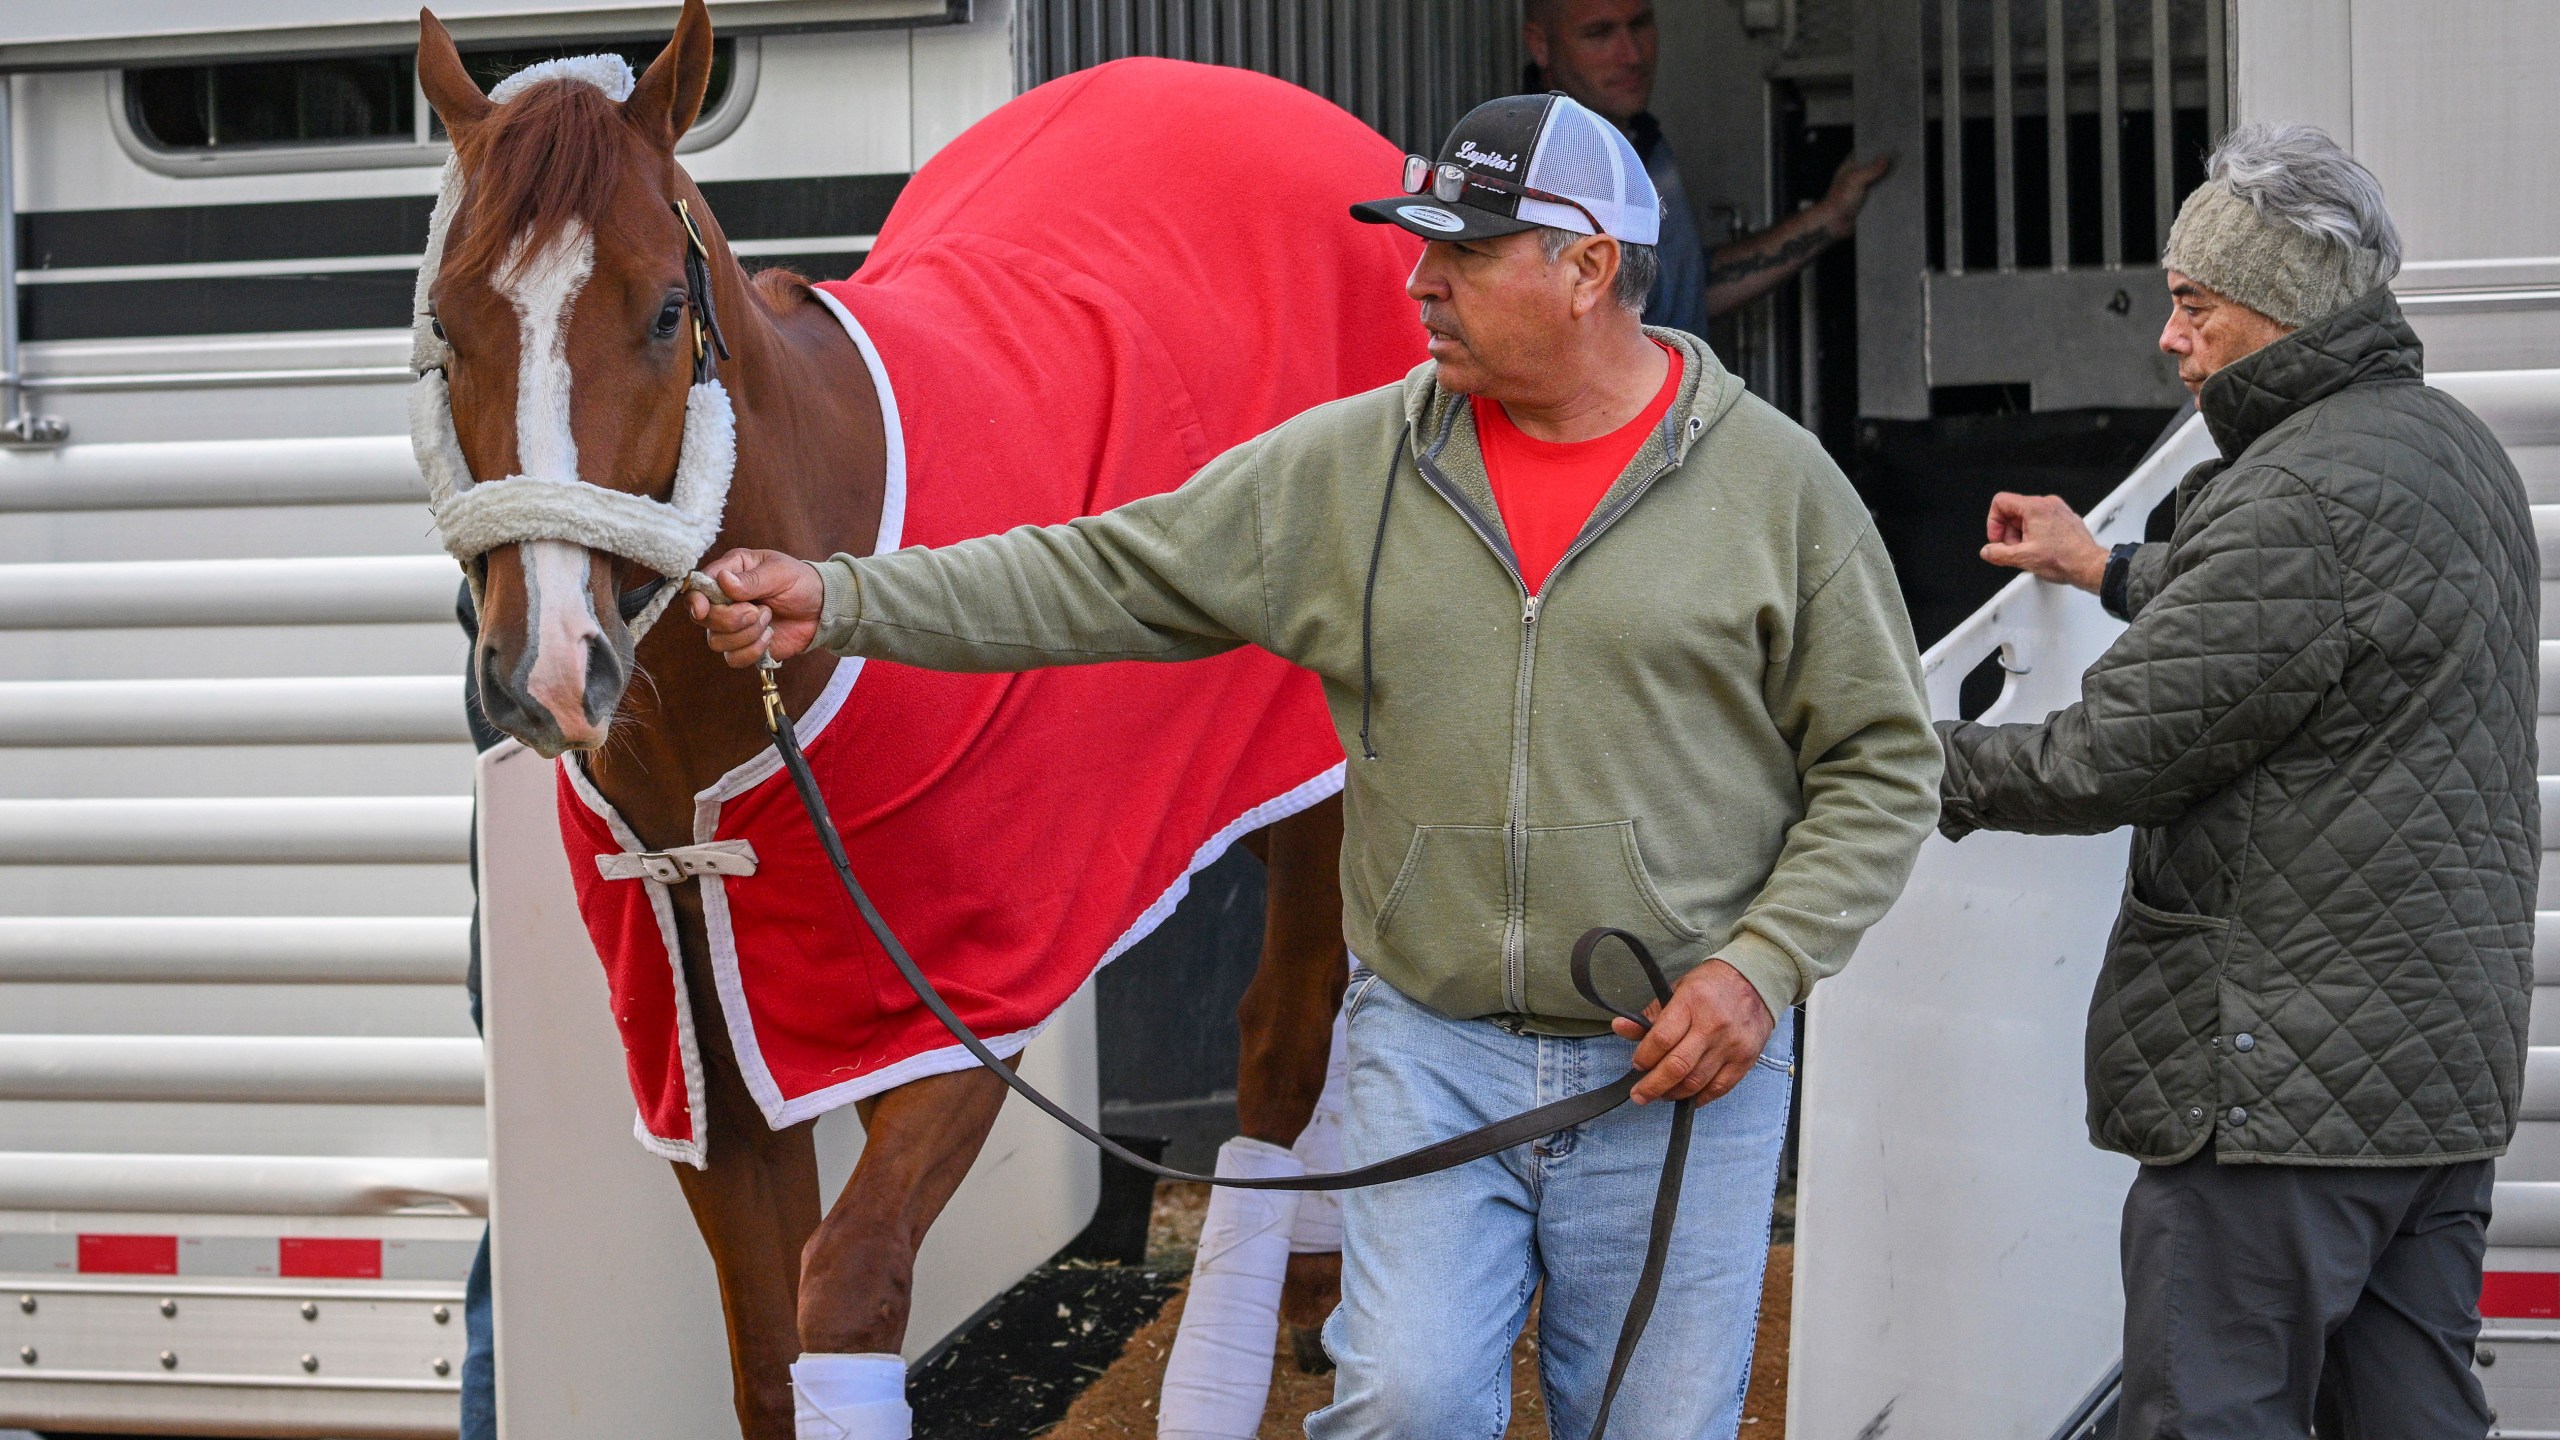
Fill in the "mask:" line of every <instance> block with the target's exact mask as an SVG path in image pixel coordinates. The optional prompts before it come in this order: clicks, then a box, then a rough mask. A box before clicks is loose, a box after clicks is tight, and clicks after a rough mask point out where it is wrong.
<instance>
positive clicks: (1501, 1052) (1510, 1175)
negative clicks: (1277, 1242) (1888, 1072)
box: [1307, 970, 1795, 1440]
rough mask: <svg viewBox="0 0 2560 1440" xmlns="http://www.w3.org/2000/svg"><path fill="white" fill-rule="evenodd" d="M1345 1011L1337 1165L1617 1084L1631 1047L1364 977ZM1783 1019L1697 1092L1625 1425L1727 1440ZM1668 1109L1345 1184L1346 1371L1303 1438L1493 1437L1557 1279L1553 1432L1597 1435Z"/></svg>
mask: <svg viewBox="0 0 2560 1440" xmlns="http://www.w3.org/2000/svg"><path fill="white" fill-rule="evenodd" d="M1344 1004H1345V1006H1346V1007H1347V1008H1348V1009H1349V1012H1350V1037H1351V1041H1350V1051H1351V1053H1350V1061H1351V1089H1350V1099H1349V1102H1348V1106H1347V1111H1346V1114H1345V1115H1344V1117H1343V1133H1342V1148H1343V1157H1342V1158H1343V1162H1344V1163H1345V1165H1347V1166H1358V1165H1367V1164H1371V1163H1374V1162H1376V1161H1378V1160H1382V1159H1385V1158H1387V1157H1389V1156H1391V1155H1395V1154H1398V1153H1400V1152H1402V1151H1405V1150H1409V1149H1412V1148H1414V1147H1415V1146H1418V1145H1423V1144H1427V1143H1429V1142H1431V1141H1435V1140H1444V1139H1447V1138H1448V1137H1449V1136H1451V1135H1455V1134H1457V1133H1459V1132H1461V1131H1464V1130H1471V1129H1474V1128H1475V1127H1477V1126H1479V1125H1483V1124H1487V1123H1489V1122H1491V1121H1494V1120H1499V1119H1501V1118H1503V1117H1505V1116H1508V1115H1512V1114H1515V1113H1517V1112H1519V1111H1522V1110H1526V1109H1528V1108H1529V1107H1531V1106H1533V1105H1542V1104H1545V1103H1546V1102H1548V1101H1551V1100H1558V1099H1562V1098H1563V1097H1565V1096H1567V1095H1570V1094H1573V1093H1575V1092H1576V1091H1581V1090H1587V1089H1590V1088H1592V1087H1593V1086H1597V1085H1603V1084H1606V1083H1608V1082H1609V1081H1610V1080H1611V1079H1613V1078H1615V1077H1616V1076H1618V1075H1619V1074H1621V1073H1623V1072H1624V1071H1625V1070H1626V1068H1627V1063H1628V1061H1629V1059H1630V1057H1632V1056H1633V1054H1634V1053H1635V1046H1634V1045H1633V1044H1632V1043H1631V1042H1629V1041H1625V1040H1621V1039H1619V1038H1618V1037H1617V1036H1615V1035H1602V1036H1595V1037H1593V1038H1590V1039H1579V1040H1577V1039H1565V1038H1558V1037H1554V1036H1540V1035H1524V1034H1513V1033H1511V1032H1510V1031H1507V1030H1504V1029H1502V1028H1500V1027H1498V1026H1495V1025H1493V1024H1490V1023H1488V1022H1485V1021H1481V1020H1453V1019H1451V1018H1449V1017H1448V1016H1446V1015H1442V1014H1440V1013H1439V1012H1438V1011H1435V1010H1432V1009H1430V1008H1428V1007H1427V1006H1424V1005H1422V1004H1420V1003H1418V1002H1416V1001H1414V1000H1411V999H1409V998H1407V997H1406V996H1404V995H1403V994H1401V993H1399V992H1398V991H1397V990H1396V989H1395V987H1393V986H1391V985H1388V984H1387V983H1386V982H1384V981H1382V980H1380V979H1378V977H1377V976H1375V975H1373V974H1371V973H1369V972H1368V971H1366V970H1362V971H1359V972H1357V973H1355V974H1354V975H1353V977H1352V981H1351V990H1350V992H1349V994H1348V996H1347V998H1346V999H1345V1000H1344ZM1794 1034H1795V1031H1794V1027H1793V1026H1792V1025H1790V1024H1787V1023H1784V1021H1783V1020H1782V1022H1781V1023H1780V1024H1779V1026H1778V1028H1777V1030H1776V1032H1775V1033H1773V1034H1772V1035H1771V1036H1770V1037H1769V1047H1768V1050H1767V1052H1766V1053H1765V1054H1763V1055H1762V1057H1761V1060H1760V1063H1759V1064H1758V1065H1756V1066H1755V1067H1753V1069H1752V1071H1751V1073H1750V1075H1749V1076H1748V1077H1747V1078H1745V1079H1744V1080H1743V1082H1742V1083H1741V1084H1740V1085H1738V1086H1736V1087H1735V1088H1734V1089H1733V1090H1732V1092H1731V1093H1729V1094H1727V1095H1725V1096H1724V1097H1723V1098H1722V1099H1720V1100H1717V1101H1715V1102H1714V1103H1712V1104H1709V1105H1704V1106H1701V1107H1699V1110H1698V1115H1697V1121H1696V1130H1695V1133H1694V1135H1693V1137H1692V1139H1691V1141H1690V1148H1689V1164H1688V1174H1687V1178H1686V1181H1685V1183H1684V1187H1683V1189H1682V1191H1681V1203H1680V1224H1679V1228H1678V1230H1677V1231H1676V1232H1675V1233H1674V1236H1673V1240H1672V1246H1671V1254H1670V1260H1669V1268H1668V1269H1667V1270H1666V1271H1665V1272H1664V1276H1663V1282H1662V1294H1661V1299H1660V1301H1659V1303H1658V1304H1657V1305H1656V1306H1655V1309H1654V1312H1653V1319H1652V1322H1651V1323H1650V1324H1649V1325H1648V1326H1647V1327H1646V1329H1645V1334H1644V1340H1643V1343H1642V1344H1640V1345H1639V1346H1637V1348H1636V1353H1635V1359H1634V1362H1633V1363H1632V1364H1631V1365H1630V1366H1629V1367H1628V1372H1627V1378H1626V1382H1625V1385H1624V1386H1623V1388H1622V1390H1621V1394H1620V1398H1619V1402H1618V1406H1617V1409H1616V1411H1615V1413H1614V1414H1613V1416H1612V1418H1611V1420H1610V1422H1609V1433H1610V1435H1611V1437H1612V1440H1732V1437H1733V1436H1734V1435H1735V1433H1736V1431H1737V1429H1738V1428H1739V1426H1740V1424H1741V1417H1742V1396H1743V1390H1744V1388H1745V1387H1746V1386H1747V1385H1748V1384H1749V1382H1750V1378H1751V1342H1752V1337H1753V1333H1754V1331H1755V1330H1756V1329H1757V1328H1758V1323H1759V1313H1760V1281H1761V1274H1762V1271H1763V1270H1764V1269H1765V1268H1766V1266H1767V1264H1768V1259H1769V1206H1770V1202H1771V1200H1772V1198H1773V1192H1774V1191H1775V1189H1776V1187H1777V1179H1778V1158H1779V1150H1780V1148H1781V1147H1782V1145H1783V1144H1784V1142H1785V1139H1786V1130H1787V1104H1788V1100H1789V1098H1790V1096H1791V1094H1792V1091H1793V1088H1794V1083H1795V1082H1794V1078H1793V1075H1792V1074H1791V1073H1790V1066H1791V1064H1792V1062H1793V1059H1794V1054H1795V1051H1794V1043H1795V1042H1794ZM1670 1133H1671V1107H1670V1106H1669V1105H1667V1104H1655V1105H1648V1106H1644V1107H1641V1108H1638V1107H1634V1106H1626V1107H1621V1108H1620V1109H1618V1110H1616V1111H1613V1112H1611V1113H1610V1114H1608V1115H1605V1116H1603V1117H1601V1118H1600V1119H1598V1120H1595V1121H1592V1122H1591V1123H1589V1124H1587V1125H1582V1126H1577V1127H1576V1128H1574V1129H1572V1130H1568V1131H1565V1132H1563V1133H1562V1134H1558V1135H1553V1136H1550V1137H1548V1138H1547V1139H1545V1140H1543V1141H1540V1142H1538V1143H1536V1144H1533V1145H1526V1146H1522V1147H1520V1148H1518V1149H1514V1150H1508V1151H1505V1152H1503V1153H1502V1154H1500V1155H1497V1156H1491V1157H1488V1158H1486V1159H1483V1160H1478V1161H1476V1162H1474V1163H1472V1164H1469V1165H1462V1166H1459V1167H1458V1168H1457V1169H1455V1170H1446V1171H1442V1172H1441V1173H1439V1174H1437V1175H1427V1176H1422V1177H1419V1178H1416V1179H1412V1180H1404V1181H1399V1182H1397V1183H1395V1184H1392V1185H1382V1186H1379V1187H1377V1188H1374V1189H1369V1190H1352V1191H1347V1192H1345V1193H1344V1195H1343V1200H1342V1228H1343V1245H1342V1306H1341V1308H1340V1309H1338V1310H1336V1311H1334V1313H1333V1318H1332V1319H1331V1320H1329V1321H1327V1322H1326V1323H1325V1327H1324V1343H1325V1349H1326V1351H1327V1352H1329V1353H1330V1354H1331V1355H1332V1356H1333V1359H1334V1363H1335V1364H1336V1366H1338V1367H1339V1368H1338V1369H1337V1370H1336V1372H1335V1378H1334V1390H1333V1403H1332V1404H1331V1405H1329V1406H1327V1407H1325V1408H1324V1409H1322V1410H1319V1411H1317V1412H1316V1413H1315V1414H1313V1415H1311V1416H1309V1417H1307V1435H1308V1436H1309V1437H1310V1440H1496V1437H1499V1436H1500V1435H1501V1434H1502V1431H1503V1427H1504V1426H1505V1425H1506V1424H1508V1423H1509V1420H1510V1409H1511V1364H1510V1357H1511V1345H1512V1342H1513V1341H1514V1340H1515V1339H1516V1338H1518V1336H1519V1334H1520V1329H1521V1326H1522V1325H1523V1324H1524V1323H1526V1321H1527V1320H1528V1316H1529V1301H1530V1297H1531V1296H1532V1295H1533V1294H1535V1293H1536V1292H1537V1291H1538V1289H1539V1286H1540V1285H1541V1283H1543V1284H1544V1285H1545V1288H1546V1298H1545V1300H1544V1301H1543V1303H1542V1308H1541V1310H1540V1312H1539V1321H1538V1326H1539V1329H1538V1371H1539V1373H1538V1379H1539V1383H1540V1388H1541V1389H1542V1390H1543V1391H1544V1392H1545V1394H1546V1399H1547V1414H1548V1425H1549V1429H1550V1430H1551V1432H1552V1433H1553V1434H1554V1435H1556V1436H1557V1437H1559V1440H1580V1437H1582V1436H1584V1435H1586V1434H1587V1433H1589V1431H1590V1428H1591V1420H1592V1416H1593V1412H1594V1411H1595V1410H1596V1409H1597V1408H1598V1406H1599V1403H1600V1392H1601V1390H1602V1389H1603V1388H1604V1387H1605V1386H1606V1384H1607V1383H1608V1378H1609V1362H1610V1358H1611V1356H1612V1355H1613V1353H1614V1352H1615V1351H1616V1348H1617V1341H1618V1327H1619V1324H1620V1323H1621V1322H1622V1321H1623V1320H1624V1319H1625V1316H1626V1308H1627V1301H1628V1299H1629V1297H1630V1296H1632V1295H1633V1294H1634V1293H1635V1285H1636V1277H1637V1275H1638V1273H1639V1272H1640V1271H1641V1270H1642V1269H1643V1266H1644V1251H1645V1239H1646V1236H1647V1233H1648V1232H1649V1230H1650V1222H1651V1216H1652V1210H1653V1197H1654V1188H1655V1186H1656V1185H1657V1183H1658V1182H1659V1181H1660V1179H1661V1175H1662V1158H1663V1147H1664V1145H1665V1144H1666V1143H1667V1142H1668V1140H1669V1138H1670Z"/></svg>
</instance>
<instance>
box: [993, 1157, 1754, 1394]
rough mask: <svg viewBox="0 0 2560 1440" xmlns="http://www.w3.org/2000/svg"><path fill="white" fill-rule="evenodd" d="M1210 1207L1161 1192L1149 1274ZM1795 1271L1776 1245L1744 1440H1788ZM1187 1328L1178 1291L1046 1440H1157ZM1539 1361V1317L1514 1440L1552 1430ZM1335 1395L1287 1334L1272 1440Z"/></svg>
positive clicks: (1183, 1249)
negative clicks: (1179, 1341) (1178, 1333)
mask: <svg viewBox="0 0 2560 1440" xmlns="http://www.w3.org/2000/svg"><path fill="white" fill-rule="evenodd" d="M1207 1204H1208V1198H1207V1189H1206V1187H1203V1186H1197V1185H1164V1186H1160V1187H1158V1190H1157V1193H1156V1214H1155V1222H1154V1225H1153V1227H1152V1229H1151V1230H1150V1233H1149V1236H1148V1246H1147V1252H1148V1253H1147V1265H1148V1268H1150V1269H1157V1270H1164V1271H1168V1272H1171V1273H1176V1274H1180V1273H1185V1272H1187V1271H1188V1270H1189V1269H1190V1268H1191V1250H1192V1247H1193V1246H1194V1245H1196V1244H1197V1243H1198V1240H1199V1235H1200V1218H1201V1215H1202V1213H1203V1212H1204V1211H1205V1209H1206V1207H1207ZM1794 1264H1795V1247H1794V1246H1793V1245H1791V1244H1780V1245H1773V1246H1771V1247H1770V1249H1769V1277H1768V1281H1767V1284H1766V1286H1765V1287H1764V1289H1763V1292H1762V1299H1761V1311H1760V1335H1759V1340H1758V1343H1757V1345H1756V1347H1755V1354H1754V1359H1753V1363H1752V1370H1751V1393H1750V1396H1749V1398H1748V1399H1746V1400H1745V1401H1744V1403H1743V1411H1742V1437H1743V1440H1775V1437H1783V1436H1784V1435H1785V1434H1786V1427H1787V1324H1788V1307H1789V1302H1790V1298H1791V1296H1792V1295H1793V1293H1794V1285H1793V1277H1794ZM1181 1321H1182V1296H1181V1295H1179V1294H1176V1295H1175V1296H1174V1297H1173V1299H1172V1301H1171V1302H1169V1303H1168V1304H1167V1305H1166V1306H1165V1308H1164V1313H1163V1314H1161V1315H1159V1316H1157V1317H1156V1318H1155V1319H1154V1320H1152V1321H1150V1322H1148V1323H1147V1324H1146V1325H1144V1326H1141V1327H1140V1328H1139V1330H1138V1331H1137V1333H1136V1334H1134V1335H1132V1336H1131V1337H1130V1338H1129V1343H1128V1345H1127V1347H1126V1348H1124V1349H1123V1350H1122V1351H1121V1352H1120V1358H1119V1359H1118V1360H1116V1361H1115V1362H1113V1363H1112V1364H1111V1365H1110V1366H1109V1368H1107V1369H1106V1370H1104V1371H1103V1373H1102V1374H1101V1375H1100V1376H1099V1377H1098V1378H1096V1379H1095V1380H1094V1382H1093V1384H1092V1385H1091V1386H1090V1387H1089V1388H1087V1389H1086V1390H1085V1392H1084V1394H1082V1395H1081V1396H1079V1397H1077V1399H1076V1401H1075V1403H1074V1404H1073V1405H1072V1406H1070V1407H1069V1408H1068V1410H1067V1415H1066V1418H1065V1419H1064V1420H1062V1421H1060V1422H1059V1423H1058V1424H1057V1425H1056V1426H1054V1427H1052V1428H1051V1429H1049V1430H1047V1431H1045V1432H1043V1435H1042V1440H1152V1437H1153V1436H1154V1435H1155V1433H1156V1415H1155V1405H1156V1395H1157V1391H1158V1390H1159V1388H1160V1387H1161V1386H1162V1384H1163V1382H1164V1363H1165V1355H1166V1353H1167V1352H1168V1351H1169V1350H1170V1349H1171V1348H1172V1346H1173V1334H1174V1329H1175V1327H1176V1326H1178V1325H1179V1324H1180V1323H1181ZM1536 1354H1537V1326H1536V1321H1535V1319H1534V1318H1533V1319H1532V1321H1531V1323H1530V1328H1529V1332H1528V1333H1527V1334H1524V1335H1523V1336H1521V1338H1520V1343H1519V1344H1518V1345H1517V1346H1516V1347H1514V1348H1513V1351H1512V1389H1511V1393H1512V1418H1511V1428H1510V1429H1509V1431H1507V1432H1506V1437H1505V1440H1537V1437H1543V1436H1545V1435H1546V1433H1547V1425H1546V1408H1545V1407H1544V1406H1543V1405H1542V1404H1540V1403H1539V1399H1538V1385H1537V1378H1536V1376H1537V1367H1536V1358H1535V1357H1536ZM1332 1398H1333V1377H1332V1376H1331V1375H1308V1374H1304V1373H1302V1372H1300V1370H1299V1369H1298V1366H1297V1362H1296V1361H1295V1360H1294V1359H1293V1358H1291V1356H1290V1353H1289V1344H1288V1340H1287V1337H1286V1336H1285V1335H1284V1336H1283V1337H1282V1338H1281V1341H1280V1343H1279V1346H1278V1347H1277V1353H1276V1354H1274V1355H1273V1357H1272V1365H1271V1407H1270V1409H1269V1411H1268V1412H1267V1413H1266V1414H1265V1416H1264V1418H1263V1422H1262V1437H1263V1440H1296V1437H1299V1436H1302V1435H1303V1434H1304V1433H1305V1431H1304V1430H1303V1429H1302V1428H1301V1427H1302V1424H1303V1422H1304V1421H1305V1419H1306V1417H1307V1414H1308V1413H1309V1412H1310V1411H1313V1410H1316V1409H1318V1408H1320V1407H1322V1406H1323V1405H1324V1404H1325V1403H1326V1402H1327V1401H1329V1400H1331V1399H1332Z"/></svg>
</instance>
